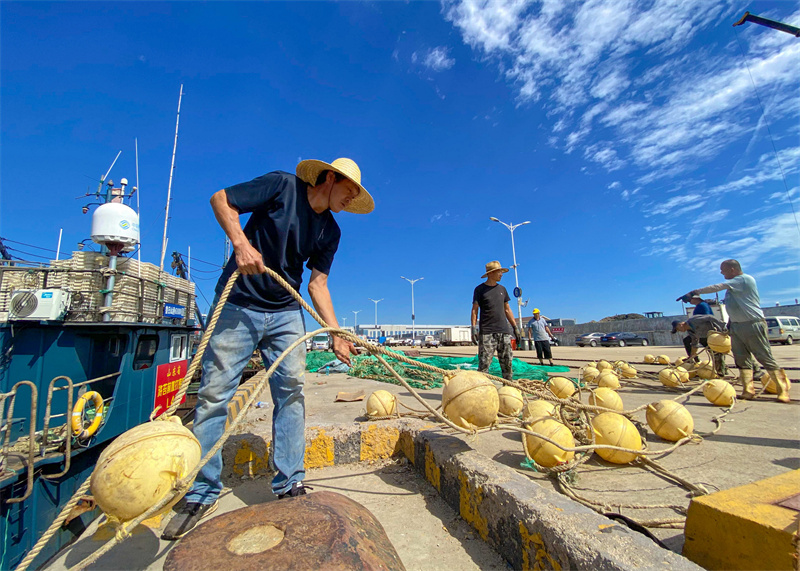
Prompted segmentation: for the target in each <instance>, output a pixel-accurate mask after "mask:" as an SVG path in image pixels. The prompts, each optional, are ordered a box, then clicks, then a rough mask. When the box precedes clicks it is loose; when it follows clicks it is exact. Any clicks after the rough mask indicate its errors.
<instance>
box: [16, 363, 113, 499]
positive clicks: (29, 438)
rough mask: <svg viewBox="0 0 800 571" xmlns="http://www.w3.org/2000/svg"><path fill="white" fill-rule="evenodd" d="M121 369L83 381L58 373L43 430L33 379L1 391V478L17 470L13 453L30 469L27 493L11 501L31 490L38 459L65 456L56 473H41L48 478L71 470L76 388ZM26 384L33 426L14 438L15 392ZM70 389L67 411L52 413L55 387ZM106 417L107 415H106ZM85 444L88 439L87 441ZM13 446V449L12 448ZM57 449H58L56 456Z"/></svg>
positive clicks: (106, 400)
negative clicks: (11, 465) (53, 424)
mask: <svg viewBox="0 0 800 571" xmlns="http://www.w3.org/2000/svg"><path fill="white" fill-rule="evenodd" d="M119 375H120V373H119V372H115V373H111V374H109V375H103V376H101V377H96V378H94V379H89V380H87V381H83V382H80V383H73V382H72V379H71V378H70V377H68V376H66V375H59V376H57V377H55V378H53V380H51V381H50V383H49V384H48V386H47V402H46V406H45V414H44V424H43V426H42V430H41V432H38V431H36V409H37V402H38V398H37V394H38V391H37V389H36V385H34V384H33V383H32V382H31V381H20V382H18V383H17V384H16V385H14V387H13V388H12V389H11V391H9V392H7V393H0V414H2V413H3V411H4V410H5V419H6V421H5V427H4V431H3V432H4V438H3V446H2V450H0V478H2V477H3V476H4V475H5V474H6V473H7V472H15V471H16V470H9V458H10V457H11V456H12V455H18V456H19V457H20V458H26V457H27V459H26V461H25V462H24V464H25V469H26V470H27V482H28V485H27V489H26V491H25V494H24V495H23V496H22V497H21V498H12V499H9V500H7V501H8V502H9V503H17V502H21V501H23V500H25V499H26V498H27V497H28V496H30V493H31V486H32V483H33V476H34V467H35V464H36V462H37V461H39V460H42V459H44V458H46V457H49V458H50V459H52V458H53V457H56V458H57V457H58V455H61V456H63V462H64V466H63V469H62V470H61V471H60V472H58V473H56V474H44V473H42V474H41V476H42V477H43V478H45V479H47V480H55V479H58V478H60V477H62V476H64V475H66V474H67V473H68V472H69V469H70V465H71V461H72V451H73V446H74V445H73V439H74V438H77V435H75V434H74V431H73V430H72V427H71V419H72V415H73V412H74V400H75V391H76V390H80V388H81V387H83V386H86V385H89V384H91V383H97V382H99V381H103V380H105V379H109V378H112V377H116V376H119ZM59 381H63V382H65V383H66V384H65V385H63V386H56V383H58V382H59ZM22 385H27V386H30V387H31V393H32V394H31V411H30V417H29V418H30V426H29V429H28V434H27V435H26V436H23V437H21V438H18V439H16V440H14V441H12V435H11V433H12V427H13V424H14V412H15V411H14V408H15V404H16V395H17V391H18V389H19V387H20V386H22ZM64 390H65V391H67V408H66V412H64V413H59V414H53V413H52V406H53V396H54V394H55V392H56V391H64ZM111 400H113V397H109V398H104V399H103V403H104V409H106V410H108V406H109V405H108V403H109V402H110V401H111ZM6 401H8V408H7V409H6V407H5V404H6ZM60 418H63V419H64V422H63V424H59V426H58V427H57V429H51V426H50V424H51V422H52V421H53V420H54V419H60ZM106 418H107V417H106ZM52 430H58V431H59V432H60V433H61V436H59V437H57V438H54V437H53V435H52V434H51V432H52ZM84 444H85V443H84ZM12 447H13V448H14V450H12ZM54 453H57V454H56V455H55V456H54Z"/></svg>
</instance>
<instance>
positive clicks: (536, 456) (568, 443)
mask: <svg viewBox="0 0 800 571" xmlns="http://www.w3.org/2000/svg"><path fill="white" fill-rule="evenodd" d="M525 428H527V429H528V430H532V431H533V432H538V433H539V434H541V435H542V436H545V437H547V438H549V439H550V440H552V441H554V442H558V444H560V445H561V446H564V447H566V448H573V447H574V446H575V438H574V437H573V436H572V433H571V432H570V430H569V428H567V427H566V426H565V425H564V424H562V423H560V422H559V421H558V420H556V419H555V418H552V417H547V418H543V419H541V420H538V421H537V422H534V423H533V424H526V425H525ZM522 442H523V444H524V446H525V452H526V453H527V454H528V456H530V457H531V458H533V460H534V461H535V462H536V463H537V464H539V465H541V466H545V467H547V468H552V467H553V466H558V465H559V464H564V463H565V462H569V461H570V460H572V458H573V457H574V456H575V452H572V451H567V450H562V449H561V448H559V447H558V446H556V445H555V444H551V443H550V442H547V441H546V440H543V439H542V438H539V437H538V436H533V435H531V434H523V435H522Z"/></svg>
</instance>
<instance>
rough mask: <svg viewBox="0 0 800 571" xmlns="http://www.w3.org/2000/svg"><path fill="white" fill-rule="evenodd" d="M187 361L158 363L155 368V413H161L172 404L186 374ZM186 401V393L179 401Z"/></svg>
mask: <svg viewBox="0 0 800 571" xmlns="http://www.w3.org/2000/svg"><path fill="white" fill-rule="evenodd" d="M188 365H189V361H187V360H183V361H175V362H174V363H168V364H166V365H159V366H158V368H157V369H156V397H155V399H154V402H153V408H154V410H155V412H156V414H161V413H162V412H164V411H165V410H167V409H168V408H169V405H171V404H172V399H174V398H175V395H176V394H177V393H178V389H180V388H181V383H182V382H183V378H184V377H185V376H186V370H187V369H188ZM184 401H186V395H184V396H183V400H182V401H181V402H184Z"/></svg>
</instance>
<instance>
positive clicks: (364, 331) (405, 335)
mask: <svg viewBox="0 0 800 571" xmlns="http://www.w3.org/2000/svg"><path fill="white" fill-rule="evenodd" d="M448 327H467V326H464V325H460V326H459V325H422V324H420V325H415V326H414V336H415V337H424V336H425V335H433V336H434V337H437V338H438V337H439V336H440V335H441V333H442V331H444V330H445V329H447V328H448ZM356 334H357V335H365V336H366V337H367V339H378V338H380V337H394V338H395V339H410V338H411V325H378V326H377V327H375V326H374V325H360V324H359V325H358V331H356Z"/></svg>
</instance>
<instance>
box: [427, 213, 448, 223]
mask: <svg viewBox="0 0 800 571" xmlns="http://www.w3.org/2000/svg"><path fill="white" fill-rule="evenodd" d="M449 216H450V211H449V210H445V211H444V212H442V213H441V214H434V215H433V216H431V223H434V222H438V221H439V220H441V219H442V218H447V217H449Z"/></svg>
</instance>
